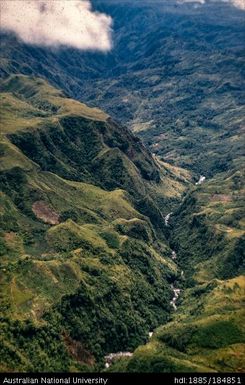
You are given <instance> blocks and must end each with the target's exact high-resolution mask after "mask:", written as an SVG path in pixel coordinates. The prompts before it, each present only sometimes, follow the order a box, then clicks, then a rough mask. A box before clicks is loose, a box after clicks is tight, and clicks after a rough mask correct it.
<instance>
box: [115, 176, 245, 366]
mask: <svg viewBox="0 0 245 385" xmlns="http://www.w3.org/2000/svg"><path fill="white" fill-rule="evenodd" d="M170 225H171V226H172V237H171V242H170V245H171V248H172V249H174V250H175V251H176V255H177V259H176V263H177V265H178V268H179V269H180V270H181V271H182V273H181V279H179V278H178V279H177V280H176V281H175V283H174V287H175V288H179V289H180V290H181V291H180V296H179V298H177V301H176V304H177V311H176V313H175V314H174V315H173V317H172V320H171V322H169V323H167V324H166V325H164V326H162V327H160V328H158V329H156V330H155V331H154V334H153V337H152V339H151V340H150V342H149V343H148V344H147V345H145V346H141V347H139V348H138V349H136V351H135V353H134V355H133V357H132V358H130V359H122V360H119V361H118V362H117V363H115V364H114V365H112V366H111V368H110V370H111V371H130V372H139V371H140V372H144V371H145V372H176V371H177V372H179V371H180V372H181V371H184V372H185V371H188V372H189V371H191V372H206V371H208V372H212V371H215V372H216V371H218V372H244V369H245V367H244V362H245V328H244V322H243V320H244V316H245V312H244V306H243V305H244V298H245V277H244V274H245V265H244V261H245V255H244V250H245V247H244V241H245V226H244V175H243V174H242V172H241V171H240V170H235V169H234V170H231V171H229V172H228V173H222V174H219V175H217V176H216V177H215V178H213V179H212V180H211V181H209V182H206V183H204V184H203V185H200V186H197V187H194V188H193V189H192V190H191V191H190V192H189V194H188V195H187V196H186V197H185V199H184V200H183V202H182V204H181V205H180V206H179V208H178V209H177V210H176V211H175V213H174V216H173V218H172V220H171V221H170ZM183 289H184V290H183Z"/></svg>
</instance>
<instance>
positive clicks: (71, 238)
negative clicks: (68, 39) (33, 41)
mask: <svg viewBox="0 0 245 385" xmlns="http://www.w3.org/2000/svg"><path fill="white" fill-rule="evenodd" d="M154 3H156V2H147V1H145V2H142V1H140V2H139V1H138V2H136V1H135V2H133V4H132V2H131V3H130V6H129V3H128V2H127V1H113V0H111V1H109V0H108V1H106V2H104V1H97V2H96V4H97V5H99V6H100V9H101V10H105V11H106V12H108V13H110V14H112V15H113V18H114V29H115V35H114V49H113V51H112V52H111V53H110V54H108V55H100V54H94V53H90V54H85V53H80V52H78V51H75V50H71V49H65V50H63V51H62V50H61V51H50V50H46V49H41V48H38V47H31V46H27V45H24V44H22V43H20V42H18V41H17V40H16V39H15V38H14V37H13V36H10V35H5V36H4V37H3V39H2V50H1V52H2V55H3V60H2V62H1V74H2V75H3V77H4V78H6V77H8V76H9V75H10V74H12V73H24V74H28V75H29V74H31V75H34V76H36V75H41V76H42V77H44V78H47V79H49V80H50V81H51V83H52V84H55V85H57V86H58V87H59V88H61V89H63V90H65V91H66V93H67V94H68V95H70V96H71V95H73V96H74V97H75V98H80V99H82V100H86V101H89V103H90V104H92V105H99V106H101V107H103V108H104V109H105V110H106V111H108V112H110V114H112V116H116V117H117V118H118V119H119V120H122V121H123V122H124V123H125V124H126V125H128V126H130V127H131V128H132V129H134V130H135V131H137V133H138V134H139V135H140V136H141V137H142V138H143V140H144V142H145V144H146V145H147V146H149V147H150V149H151V150H152V151H153V152H154V153H156V154H157V156H154V157H153V158H152V157H151V156H150V154H149V153H148V151H147V150H146V149H145V148H144V147H142V145H141V144H140V142H138V140H137V139H135V138H134V137H133V136H132V135H131V134H130V133H129V132H128V131H127V130H126V129H124V128H122V127H119V126H118V125H117V124H116V123H114V122H113V121H112V120H111V119H109V118H108V117H107V116H106V115H105V114H103V113H101V112H99V111H98V110H91V109H87V108H86V107H85V106H84V105H83V106H81V104H79V103H78V102H74V101H72V100H71V99H65V98H63V97H62V95H61V93H60V92H59V91H57V90H54V89H53V88H50V87H49V88H48V89H47V88H46V87H47V85H46V84H45V83H43V81H41V80H38V83H36V81H37V80H34V79H27V78H23V77H19V76H17V78H14V77H11V78H10V79H9V78H8V79H7V80H5V81H4V82H3V85H2V91H3V97H4V102H3V103H2V106H3V109H4V112H3V114H2V116H3V117H4V119H3V123H4V124H3V127H4V130H5V131H4V132H5V134H4V135H3V137H2V141H3V143H2V147H1V148H2V150H1V151H2V152H1V153H2V157H3V156H4V157H3V158H2V159H3V162H2V163H1V164H4V166H3V174H4V177H3V185H4V195H3V197H4V198H3V199H5V200H4V206H3V207H5V211H3V214H4V216H3V224H4V226H5V227H3V232H2V235H3V241H2V248H3V252H2V253H3V255H4V257H3V259H2V260H3V261H5V262H4V263H5V266H3V269H6V266H7V267H8V270H7V271H4V274H3V277H4V279H6V281H4V282H5V283H4V290H5V292H6V293H7V294H6V295H4V300H6V313H5V315H6V317H9V315H10V312H12V313H11V319H17V320H18V322H17V323H15V324H13V325H12V326H11V327H10V329H8V330H7V329H5V331H4V333H5V340H4V344H5V345H4V346H5V353H4V354H5V355H4V359H5V362H7V363H8V365H9V362H11V360H13V357H15V364H16V363H18V365H19V368H26V367H28V368H31V369H33V368H34V367H35V368H36V367H37V368H38V370H42V369H43V368H44V367H45V368H47V369H49V368H50V369H51V370H56V369H57V368H58V369H60V368H61V367H62V368H65V370H81V366H79V365H78V364H77V361H79V362H82V365H84V363H87V364H92V363H93V362H94V358H93V357H95V359H98V358H100V357H101V356H102V355H103V354H104V353H105V352H109V351H117V350H124V349H128V350H133V349H134V348H135V347H136V346H137V345H138V344H141V343H142V336H143V335H144V336H146V335H147V332H148V331H149V330H152V328H154V327H155V326H157V325H159V323H160V322H162V323H163V324H164V325H163V326H162V327H161V328H159V329H156V330H155V331H154V334H153V337H152V339H151V341H150V342H149V343H148V344H146V345H145V346H141V347H139V348H138V349H137V350H136V351H135V353H134V355H133V357H132V358H130V359H122V360H119V361H118V362H117V363H115V364H113V365H112V366H111V367H110V369H109V370H126V371H150V372H152V371H155V372H161V371H163V372H164V371H195V372H202V371H242V370H244V367H243V362H244V329H243V322H242V321H243V316H244V315H243V313H242V304H243V300H244V265H243V261H244V255H243V250H244V246H243V244H244V222H243V221H242V217H243V211H242V210H243V197H244V187H243V182H244V175H243V174H242V170H243V168H244V166H243V165H244V160H243V158H242V155H243V154H242V152H243V147H244V145H243V141H242V140H243V136H242V121H243V117H244V116H243V115H244V112H243V111H244V110H243V105H242V97H243V92H242V87H243V86H242V84H243V76H242V71H243V49H244V43H243V41H244V39H243V34H244V26H243V13H242V12H240V11H238V10H235V8H231V7H230V6H228V5H227V4H226V5H225V4H224V5H222V7H221V6H217V4H213V3H212V4H211V3H209V2H207V4H206V5H205V6H204V7H199V8H195V9H194V8H193V7H192V5H190V4H189V5H186V6H177V7H176V6H175V5H171V3H173V2H162V3H161V6H160V4H159V3H158V4H157V7H156V6H155V5H154ZM23 82H24V84H23ZM44 85H45V86H44ZM33 87H34V91H33ZM43 87H44V89H43ZM45 89H46V90H45ZM30 90H32V91H30ZM40 90H41V91H42V92H41V94H39V92H40ZM48 94H49V96H48ZM22 95H23V96H22ZM50 95H51V96H50ZM13 111H15V114H14V115H13ZM30 143H31V145H30ZM84 144H85V145H84ZM13 159H14V161H13ZM170 163H172V164H170ZM179 165H181V166H182V167H183V166H184V168H185V169H183V168H178V167H176V166H179ZM16 167H17V170H16ZM9 170H12V171H11V172H10V173H9ZM23 170H24V171H23ZM186 170H188V171H186ZM190 171H191V173H192V175H194V177H195V178H196V177H197V176H198V174H203V175H205V176H206V177H207V179H206V181H205V182H204V183H203V184H202V185H197V186H193V187H192V186H191V185H190V184H188V180H189V179H190V176H189V175H190ZM20 174H21V176H20ZM23 175H24V176H23ZM22 177H23V178H26V179H24V180H23V181H22ZM6 180H8V181H10V182H8V183H7V185H6ZM88 183H89V184H88ZM19 185H20V186H23V188H21V189H18V186H19ZM95 185H96V186H97V187H95ZM187 186H188V187H189V193H188V194H187V195H186V196H185V197H184V199H183V201H182V203H181V204H180V205H179V206H178V207H177V204H178V202H179V201H178V199H179V198H180V196H181V194H183V192H184V191H185V189H186V187H187ZM114 189H116V190H114ZM118 189H119V190H118ZM10 191H11V192H12V193H11V194H13V192H14V191H15V194H14V196H12V195H10ZM125 191H126V192H125ZM108 194H109V195H108ZM119 197H120V203H118V202H119V201H118V199H119ZM98 202H99V203H98ZM170 211H173V215H172V216H170V220H169V226H168V227H164V226H163V224H164V220H163V215H164V216H165V215H166V214H167V213H169V212H170ZM13 218H15V219H16V220H14V221H13ZM37 218H39V219H38V220H37ZM10 222H11V226H13V222H14V223H17V224H18V226H19V227H18V229H15V228H11V229H9V228H7V227H6V226H7V225H8V223H10ZM45 222H46V224H45ZM26 223H27V224H26ZM34 224H35V225H34ZM20 229H21V230H20ZM25 229H26V230H25ZM108 232H109V235H108ZM85 233H86V235H85ZM28 234H32V235H31V236H29V235H28ZM104 234H105V235H104ZM163 234H165V237H166V238H167V241H168V243H169V245H170V247H171V249H172V250H175V251H176V253H177V259H175V260H173V259H172V255H171V251H170V248H169V247H168V246H166V239H164V235H163ZM15 237H17V238H15ZM67 237H68V239H67ZM29 238H30V240H29ZM126 239H127V242H126V243H125V240H126ZM101 242H105V243H106V245H105V243H103V246H102V244H101ZM88 245H89V246H88ZM95 245H96V246H95ZM11 247H12V249H11ZM125 247H126V251H125ZM101 248H102V249H103V252H102V255H101ZM80 249H81V251H80ZM77 250H78V251H77ZM85 252H86V254H85ZM26 254H27V255H28V259H27V260H25V259H24V258H25V257H23V255H26ZM19 255H22V258H21V262H19V263H17V261H18V259H19ZM84 255H86V258H85V259H84ZM105 256H106V258H105ZM10 258H11V264H10V262H9V259H10ZM162 258H163V259H164V261H163V259H162ZM23 261H25V263H27V262H28V264H29V265H26V266H27V267H26V270H25V268H24V262H23ZM81 261H82V262H81ZM112 261H113V263H115V265H114V264H112ZM85 262H86V265H85ZM162 263H163V265H164V267H160V266H162ZM152 264H153V265H152ZM30 265H31V268H30ZM176 265H177V266H178V270H177V267H176ZM9 266H10V268H9ZM64 266H65V267H64ZM67 266H68V269H70V270H69V271H72V273H71V274H72V275H69V274H68V276H67V275H65V274H67V273H66V271H67V270H66V268H67ZM91 266H92V268H91ZM149 266H151V268H150V269H149ZM165 266H168V268H167V267H165ZM152 269H153V270H154V273H153V270H152ZM159 269H160V270H159ZM162 269H163V273H160V275H159V271H160V272H161V271H162ZM149 271H151V273H150V276H149V275H148V272H149ZM181 271H183V274H181ZM28 272H30V274H31V275H32V276H35V281H36V282H39V283H38V285H37V284H36V283H35V285H34V287H32V286H31V280H29V279H28V278H29V275H28V274H27V273H28ZM162 274H163V276H162ZM37 275H38V277H40V279H39V278H37ZM63 276H64V277H65V278H63ZM25 277H27V278H25ZM51 277H52V281H51ZM56 280H57V281H58V282H57V281H56ZM26 281H27V283H26ZM16 282H17V284H16ZM50 282H52V283H51V284H50ZM62 282H68V284H66V283H65V284H64V283H63V284H62ZM169 283H172V284H173V285H174V287H175V288H176V287H177V288H180V289H181V294H180V296H179V298H178V300H177V302H176V303H177V307H178V310H177V312H176V313H175V314H174V315H173V316H172V320H171V322H169V323H167V324H165V322H166V319H167V315H168V314H169V312H170V307H169V301H170V299H172V298H173V293H172V289H170V286H169ZM42 284H43V285H44V287H43V286H42ZM25 285H27V286H25ZM28 285H29V286H28ZM74 286H75V289H74ZM25 287H26V288H27V289H26V291H25V290H24V289H23V288H25ZM36 287H38V288H39V289H38V290H37V289H36ZM36 290H37V291H36ZM20 292H21V295H20ZM23 293H25V294H27V297H24V298H27V300H26V301H25V299H24V300H23V296H22V295H23ZM28 293H29V294H30V297H28ZM57 293H58V294H57ZM98 293H99V294H98ZM114 293H115V296H114V295H113V294H114ZM84 296H85V298H84ZM18 301H19V302H18ZM162 301H163V302H162ZM159 302H160V305H159ZM122 303H123V304H125V306H122ZM108 304H110V305H108ZM118 304H120V306H119V305H118ZM27 309H29V310H28V311H29V313H28V311H27ZM50 309H51V310H50ZM115 309H116V310H115ZM31 311H32V312H31ZM26 314H28V317H32V318H33V321H32V322H34V326H33V323H32V324H31V325H29V326H28V325H27V326H26V323H23V320H24V318H25V317H26ZM67 314H69V316H67ZM81 314H82V316H81ZM87 314H89V315H88V316H87ZM81 317H82V321H81ZM20 320H22V321H21V322H20ZM37 325H38V327H37ZM40 325H42V327H41V326H40ZM47 325H48V329H47ZM60 325H62V330H61V326H60ZM101 325H103V328H102V331H101V330H100V329H101ZM123 325H126V328H124V326H123ZM129 325H134V326H133V329H132V327H131V326H129ZM5 327H6V326H5ZM45 327H46V328H45ZM15 330H17V332H16V331H15ZM95 331H96V332H95ZM8 333H9V334H8ZM30 335H31V336H32V335H33V336H34V337H35V340H36V341H37V342H36V344H35V345H34V348H33V349H34V350H33V351H32V350H31V353H30V355H28V356H26V353H25V354H24V352H26V351H29V350H28V349H27V347H29V346H30V343H31V342H33V339H34V337H31V338H30ZM6 336H8V337H6ZM21 336H22V337H23V336H24V339H23V338H21ZM85 336H86V337H85ZM125 336H126V337H125ZM85 338H86V340H85ZM43 340H45V341H46V343H48V344H49V345H48V346H49V349H47V351H48V352H51V353H49V356H48V358H47V355H46V356H45V354H44V348H43ZM19 341H20V342H19ZM57 341H58V342H57ZM81 341H82V344H80V342H81ZM96 341H98V344H97V345H96ZM21 344H22V345H21ZM13 345H18V350H17V357H16V356H14V353H13V352H12V350H11V349H12V346H13ZM95 345H96V346H95ZM67 350H68V351H69V352H70V358H68V356H67ZM28 354H29V353H28ZM46 354H47V353H46ZM6 357H8V358H6ZM35 357H38V358H37V359H36V358H35ZM40 357H41V359H40ZM57 357H59V359H58V361H57ZM71 357H72V358H71ZM81 357H82V359H81ZM34 359H35V361H33V360H34ZM48 360H50V363H49V364H48V363H47V362H48ZM37 361H38V362H40V366H39V364H38V362H37ZM5 365H6V364H5ZM48 365H49V366H48ZM4 368H6V366H5V367H4ZM7 369H9V367H8V366H7Z"/></svg>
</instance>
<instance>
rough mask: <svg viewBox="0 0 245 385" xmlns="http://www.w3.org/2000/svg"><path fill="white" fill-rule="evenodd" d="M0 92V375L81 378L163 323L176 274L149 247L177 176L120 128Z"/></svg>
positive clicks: (33, 93)
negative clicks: (70, 374) (74, 374)
mask: <svg viewBox="0 0 245 385" xmlns="http://www.w3.org/2000/svg"><path fill="white" fill-rule="evenodd" d="M1 89H2V91H3V92H2V95H1V96H2V98H3V103H1V109H2V115H1V116H2V120H1V132H2V133H1V147H0V151H1V152H0V155H1V157H0V170H1V173H0V178H1V179H0V183H1V194H0V201H1V210H0V223H1V231H0V254H1V304H2V309H3V312H2V315H1V330H2V332H1V349H2V354H1V366H0V368H1V370H7V371H12V370H18V371H22V370H27V371H29V370H35V371H36V370H38V371H43V370H47V371H49V370H50V371H63V370H66V371H67V370H84V369H86V370H92V369H94V367H95V366H94V365H95V364H96V365H97V364H98V363H101V359H102V357H103V355H104V354H105V353H107V352H112V351H118V350H124V349H125V350H128V349H134V348H135V347H136V346H138V345H139V344H140V343H142V342H143V341H145V340H146V338H147V335H148V331H149V330H150V329H151V328H154V327H156V326H157V325H159V324H161V323H165V322H166V320H167V319H168V317H169V312H170V306H169V300H170V297H171V293H170V287H169V282H171V281H172V280H173V279H174V277H175V276H176V274H177V272H176V266H175V264H174V263H173V261H172V260H171V253H170V249H169V247H168V246H167V245H166V242H165V241H164V237H163V236H161V237H159V234H160V228H161V227H162V214H161V210H164V206H163V202H164V199H163V198H162V195H163V191H164V190H165V191H166V190H167V183H172V184H174V185H176V186H177V187H178V190H179V192H178V193H177V194H176V193H175V191H174V190H172V194H173V195H174V197H176V199H177V198H178V197H179V194H181V193H182V191H183V189H184V188H185V187H184V186H185V183H187V182H188V179H189V175H188V174H185V176H186V177H185V178H184V179H183V176H181V175H180V176H179V175H177V174H176V176H175V179H173V172H172V171H171V172H170V171H169V170H168V169H167V167H166V168H161V167H160V166H159V165H158V164H156V163H155V161H154V160H153V159H152V158H151V156H150V155H149V154H148V152H147V151H146V150H145V149H144V147H143V146H142V145H141V144H140V143H139V142H138V141H136V139H135V138H134V137H133V136H132V135H131V134H129V133H128V132H127V130H125V129H121V131H120V129H119V127H118V126H117V125H115V124H113V122H110V121H108V119H107V116H106V115H105V114H103V113H102V112H100V111H98V110H94V109H92V110H91V109H88V108H87V107H86V106H84V105H81V104H80V103H78V102H75V101H74V102H73V101H72V100H71V99H66V98H64V97H63V95H62V94H61V92H60V91H57V90H55V89H54V88H52V87H50V86H49V85H48V84H47V83H45V82H44V81H42V80H38V79H37V80H36V79H33V78H27V77H23V76H15V77H11V78H10V79H8V80H5V81H4V82H3V83H2V85H1ZM65 119H66V121H69V122H70V121H72V122H73V123H74V124H73V125H72V124H69V126H66V124H65V123H64V120H65ZM69 119H70V120H69ZM74 126H75V130H74V131H72V137H70V138H69V137H68V136H69V134H71V132H69V130H70V131H71V130H73V129H74ZM65 131H66V135H67V136H66V138H62V139H60V138H59V136H58V135H59V134H60V136H61V137H62V135H63V134H64V132H65ZM54 132H56V135H54ZM111 137H113V138H114V140H115V141H116V142H113V143H112V142H111V141H110V138H111ZM68 138H69V139H70V145H71V146H73V149H72V151H71V152H70V153H69V151H70V150H71V149H70V148H67V147H66V145H67V144H69V143H67V142H68ZM84 141H86V147H85V146H84V145H83V143H84ZM14 143H15V144H14ZM90 146H91V147H90ZM119 147H120V149H119ZM134 147H136V148H137V149H138V151H137V152H135V153H134V152H133V149H134ZM90 149H91V151H92V149H93V150H94V151H95V152H96V151H98V154H97V153H94V152H92V153H91V152H90ZM79 151H80V152H79ZM108 152H109V153H110V154H111V155H110V156H109V158H107V155H106V154H107V153H108ZM73 155H74V157H73V158H72V156H73ZM112 157H114V159H116V160H117V161H118V159H119V161H120V162H121V163H120V164H123V165H124V168H123V175H122V178H121V179H120V180H119V178H118V177H117V175H116V172H117V171H116V169H115V165H114V164H113V162H112V163H111V158H112ZM101 158H102V159H103V162H102V161H101ZM94 159H96V162H97V163H96V164H97V167H96V169H92V168H91V163H92V162H93V161H94ZM105 160H106V161H105ZM100 171H101V173H102V172H103V173H105V174H103V177H102V178H101V175H100ZM180 172H181V171H180ZM142 174H143V175H144V177H143V176H142ZM165 176H166V180H167V181H166V182H165V181H164V177H165ZM69 177H70V178H69ZM71 179H72V180H71ZM108 180H110V181H111V182H110V185H109V186H107V185H106V184H105V183H106V182H107V181H108ZM91 181H92V182H93V184H91V183H87V182H91ZM131 183H132V186H137V184H138V185H139V189H138V192H137V193H136V195H132V194H131V192H132V186H131ZM95 184H97V185H98V186H95ZM102 187H105V188H106V187H107V188H108V190H106V189H103V188H102ZM116 187H120V188H116ZM122 187H123V188H124V189H122ZM168 199H169V197H168V196H167V194H166V201H167V202H168ZM153 200H154V201H155V202H154V203H153ZM160 204H161V206H160ZM165 210H166V208H165ZM147 212H149V213H150V215H151V216H152V217H151V218H149V217H148V216H147Z"/></svg>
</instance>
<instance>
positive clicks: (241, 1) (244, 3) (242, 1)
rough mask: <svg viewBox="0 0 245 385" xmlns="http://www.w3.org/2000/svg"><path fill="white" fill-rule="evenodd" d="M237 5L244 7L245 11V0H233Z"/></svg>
mask: <svg viewBox="0 0 245 385" xmlns="http://www.w3.org/2000/svg"><path fill="white" fill-rule="evenodd" d="M231 2H232V3H233V5H235V7H237V8H240V9H243V10H244V11H245V0H231Z"/></svg>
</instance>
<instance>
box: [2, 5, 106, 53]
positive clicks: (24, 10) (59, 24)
mask: <svg viewBox="0 0 245 385" xmlns="http://www.w3.org/2000/svg"><path fill="white" fill-rule="evenodd" d="M0 7H1V28H2V29H4V30H7V31H12V32H15V33H16V34H17V36H18V37H19V38H20V39H22V40H23V41H24V42H26V43H30V44H36V45H44V46H54V47H58V46H62V45H66V46H71V47H75V48H78V49H81V50H101V51H108V50H110V49H111V27H112V19H111V17H110V16H107V15H105V14H103V13H98V12H95V11H93V10H92V6H91V2H90V1H88V0H0Z"/></svg>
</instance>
